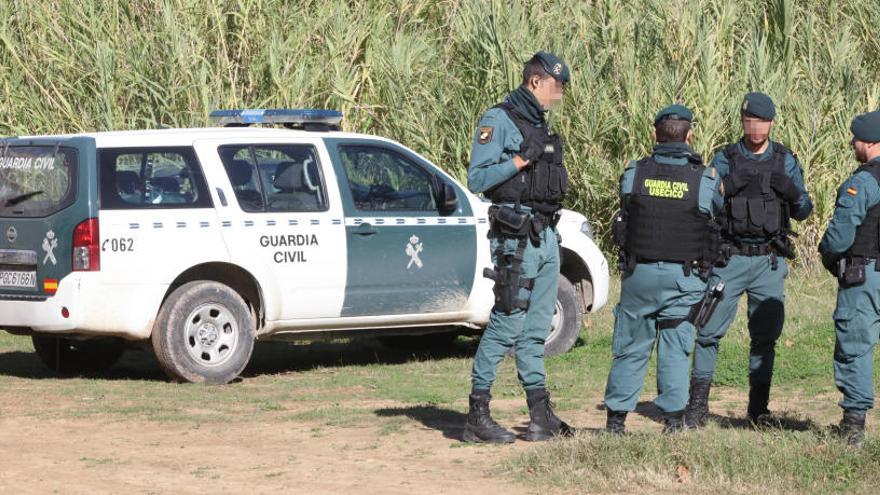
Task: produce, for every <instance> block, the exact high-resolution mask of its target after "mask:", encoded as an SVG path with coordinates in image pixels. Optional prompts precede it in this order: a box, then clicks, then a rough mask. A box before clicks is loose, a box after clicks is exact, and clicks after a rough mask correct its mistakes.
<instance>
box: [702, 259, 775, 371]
mask: <svg viewBox="0 0 880 495" xmlns="http://www.w3.org/2000/svg"><path fill="white" fill-rule="evenodd" d="M715 274H716V276H718V277H720V278H721V279H722V280H724V283H725V288H724V298H723V299H722V300H721V302H719V303H718V306H717V307H716V308H715V313H714V314H713V315H712V318H711V319H710V320H709V322H708V323H707V324H706V326H704V327H703V328H701V329H700V331H699V335H698V337H697V346H696V349H695V350H694V370H693V376H694V378H697V379H700V380H709V381H711V380H712V376H713V375H714V374H715V367H716V366H717V365H718V345H719V342H720V341H721V338H722V337H724V335H725V334H726V333H727V329H728V328H729V327H730V324H731V323H733V320H734V319H735V318H736V306H737V304H738V303H739V298H740V296H742V294H743V292H745V293H746V294H748V298H749V309H748V312H749V313H748V314H749V337H750V339H751V342H750V345H749V380H750V383H757V384H767V385H769V384H770V382H771V379H772V377H773V362H774V360H775V359H776V341H777V340H778V339H779V336H780V335H781V334H782V325H783V323H784V322H785V277H786V276H787V275H788V265H787V264H786V263H785V259H784V258H782V257H777V267H776V270H773V269H772V264H771V261H770V257H769V256H740V255H734V256H731V258H730V261H729V262H728V264H727V266H725V267H721V268H716V269H715Z"/></svg>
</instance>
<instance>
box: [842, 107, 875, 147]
mask: <svg viewBox="0 0 880 495" xmlns="http://www.w3.org/2000/svg"><path fill="white" fill-rule="evenodd" d="M849 130H850V131H852V133H853V137H855V138H856V139H858V140H859V141H865V142H866V143H880V112H868V113H863V114H861V115H859V116H858V117H856V118H854V119H853V121H852V124H851V125H850V126H849Z"/></svg>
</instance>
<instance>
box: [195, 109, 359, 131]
mask: <svg viewBox="0 0 880 495" xmlns="http://www.w3.org/2000/svg"><path fill="white" fill-rule="evenodd" d="M210 118H211V122H212V123H213V124H214V125H220V126H223V127H248V126H251V125H255V124H260V125H272V124H274V125H282V126H284V127H286V128H288V129H302V130H306V131H318V132H326V131H338V130H340V124H341V123H342V112H340V111H338V110H322V109H305V108H297V109H290V108H269V109H261V108H254V109H237V110H214V111H213V112H211V115H210Z"/></svg>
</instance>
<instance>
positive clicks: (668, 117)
mask: <svg viewBox="0 0 880 495" xmlns="http://www.w3.org/2000/svg"><path fill="white" fill-rule="evenodd" d="M691 120H692V113H691V111H690V110H689V109H687V108H686V107H684V106H682V105H672V106H670V107H667V108H664V109H663V110H661V111H660V112H659V113H658V114H657V116H656V118H655V119H654V128H655V136H656V140H657V144H656V146H654V151H653V153H652V155H651V156H649V157H646V158H644V159H642V160H639V161H632V162H630V163H629V164H628V165H627V167H626V169H625V170H624V172H623V175H622V177H621V179H620V197H621V211H620V213H619V214H618V215H617V216H616V218H615V223H614V240H615V242H616V243H617V244H618V246H619V247H620V249H621V268H622V272H623V275H622V280H621V287H620V303H619V304H618V305H617V307H615V308H614V318H615V320H614V337H613V340H612V344H611V347H612V349H611V353H612V362H611V371H610V372H609V373H608V384H607V386H606V388H605V407H606V410H607V414H608V418H607V423H606V429H607V430H608V431H609V432H612V433H623V431H624V422H625V420H626V416H627V413H628V412H629V411H632V410H634V409H635V407H636V402H637V400H638V398H639V393H640V392H641V389H642V384H643V382H644V379H645V373H646V372H647V369H648V361H649V360H650V358H651V352H652V351H653V349H654V346H655V344H656V347H657V398H656V399H655V400H654V403H655V404H656V405H657V407H658V408H659V409H660V410H661V411H663V418H664V423H665V426H664V432H667V433H668V432H675V431H679V430H681V429H683V427H684V410H685V405H686V404H687V400H688V370H689V368H690V354H691V350H692V349H693V346H694V338H695V336H696V328H695V325H694V323H695V321H696V319H695V318H694V315H695V312H694V308H695V307H698V305H699V304H700V302H701V301H702V300H703V299H704V294H705V293H706V289H707V281H708V279H709V275H710V272H711V268H712V265H713V263H714V260H715V258H716V254H717V252H718V247H719V246H718V227H717V224H716V223H715V221H714V216H715V214H716V213H717V212H719V211H720V209H721V207H722V201H723V200H722V197H721V192H720V187H721V186H720V184H721V181H720V180H719V178H718V177H717V174H716V172H715V169H713V168H711V167H710V168H707V167H705V166H704V165H703V162H702V159H701V158H700V156H699V155H698V154H696V153H694V151H693V150H692V149H691V147H690V143H691V139H692V136H693V135H692V133H691Z"/></svg>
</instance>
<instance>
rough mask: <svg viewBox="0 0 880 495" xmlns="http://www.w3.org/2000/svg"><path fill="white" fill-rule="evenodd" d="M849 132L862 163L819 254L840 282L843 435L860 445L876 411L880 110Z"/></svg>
mask: <svg viewBox="0 0 880 495" xmlns="http://www.w3.org/2000/svg"><path fill="white" fill-rule="evenodd" d="M850 129H851V130H852V134H853V140H852V145H853V149H854V150H855V155H856V160H858V161H859V162H860V163H861V165H860V166H859V168H858V169H857V170H856V171H855V173H853V175H852V176H851V177H850V178H849V179H847V180H846V182H844V183H843V185H842V186H840V189H839V190H838V191H837V204H836V206H835V208H834V216H833V217H832V218H831V222H829V223H828V229H827V230H826V231H825V235H824V236H823V237H822V241H821V242H820V244H819V252H820V253H821V254H822V263H823V264H824V265H825V267H826V268H828V270H829V271H831V272H832V273H833V274H834V275H835V276H837V277H838V281H839V285H838V289H837V308H836V309H835V310H834V331H835V334H836V342H835V345H834V382H835V384H836V385H837V389H838V390H840V391H841V392H842V393H843V400H841V401H840V407H841V408H843V419H842V420H841V422H840V429H839V431H840V432H841V433H842V434H843V435H844V437H845V438H846V439H847V440H848V441H849V442H850V443H851V444H853V445H857V446H858V445H861V444H862V442H863V441H864V438H865V413H866V412H867V411H868V409H871V408H872V407H874V387H873V381H872V377H873V369H872V368H873V367H872V358H873V355H874V347H875V346H876V345H877V338H878V334H880V271H878V270H880V265H878V263H877V258H878V257H880V183H878V182H880V112H870V113H866V114H863V115H860V116H858V117H856V118H855V119H854V120H853V122H852V125H851V126H850Z"/></svg>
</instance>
